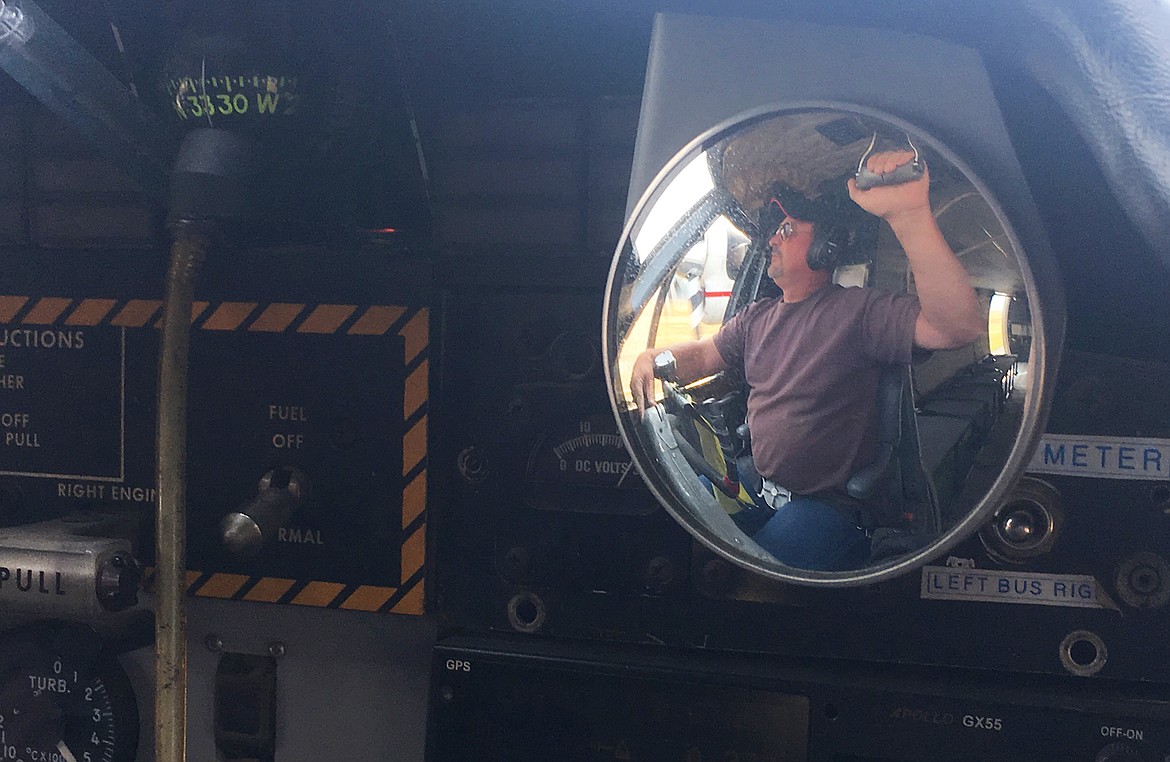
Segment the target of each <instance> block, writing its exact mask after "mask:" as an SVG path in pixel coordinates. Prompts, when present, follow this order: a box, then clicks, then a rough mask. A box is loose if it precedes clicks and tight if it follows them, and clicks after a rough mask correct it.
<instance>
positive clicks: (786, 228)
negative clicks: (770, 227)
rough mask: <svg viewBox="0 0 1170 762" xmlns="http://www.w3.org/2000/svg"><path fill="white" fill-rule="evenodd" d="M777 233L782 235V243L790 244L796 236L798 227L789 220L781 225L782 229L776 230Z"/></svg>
mask: <svg viewBox="0 0 1170 762" xmlns="http://www.w3.org/2000/svg"><path fill="white" fill-rule="evenodd" d="M776 232H777V233H778V234H779V235H780V240H781V241H784V242H788V241H790V240H792V237H793V236H794V235H796V227H795V226H794V225H793V224H792V223H791V222H789V221H788V220H784V222H781V223H780V227H778V228H776Z"/></svg>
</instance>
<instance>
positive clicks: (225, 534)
mask: <svg viewBox="0 0 1170 762" xmlns="http://www.w3.org/2000/svg"><path fill="white" fill-rule="evenodd" d="M259 487H260V489H259V492H257V493H256V497H254V498H252V499H251V500H250V501H248V502H247V503H246V504H244V505H243V506H242V507H241V508H240V509H239V510H238V511H235V512H233V513H229V514H228V515H226V516H224V517H223V520H222V521H220V523H219V533H220V539H221V540H222V541H223V546H224V548H226V549H227V551H228V553H230V554H231V555H233V556H235V557H236V558H239V559H248V558H253V557H255V556H256V555H257V554H258V553H259V552H260V550H261V549H262V548H263V547H264V545H265V544H266V543H268V542H271V540H272V538H274V537H275V536H276V530H277V529H279V528H280V527H281V526H283V525H284V524H285V522H287V521H288V519H289V517H290V516H291V515H292V513H293V511H295V510H296V509H297V508H299V507H300V506H302V505H304V503H305V501H306V497H307V496H308V491H309V482H308V479H307V478H306V477H305V474H304V472H303V471H301V470H300V469H299V468H295V467H292V466H285V467H282V468H278V469H274V470H272V471H269V472H268V473H266V474H265V475H264V476H263V477H262V478H261V479H260V485H259Z"/></svg>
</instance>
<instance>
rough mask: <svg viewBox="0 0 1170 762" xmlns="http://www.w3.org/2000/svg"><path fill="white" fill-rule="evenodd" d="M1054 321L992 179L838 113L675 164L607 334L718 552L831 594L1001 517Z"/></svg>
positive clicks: (649, 206) (636, 435) (655, 464)
mask: <svg viewBox="0 0 1170 762" xmlns="http://www.w3.org/2000/svg"><path fill="white" fill-rule="evenodd" d="M1043 328H1044V326H1043V310H1042V305H1041V304H1040V303H1039V302H1038V300H1037V298H1036V289H1035V284H1034V281H1033V276H1032V273H1031V271H1030V270H1029V268H1028V264H1027V261H1026V258H1025V257H1024V254H1023V252H1022V251H1021V250H1020V245H1019V243H1018V240H1017V238H1016V236H1015V234H1014V233H1013V231H1012V229H1011V227H1010V225H1009V223H1008V220H1007V218H1006V216H1005V215H1004V214H1003V212H1002V210H1001V209H1000V208H999V206H998V205H997V204H996V201H995V199H994V198H992V197H991V196H990V194H989V192H988V191H987V189H986V188H985V187H984V186H983V185H982V183H980V181H979V179H978V178H977V177H975V176H974V174H973V173H972V172H971V171H970V170H969V169H968V168H966V167H965V166H964V165H963V163H962V161H961V160H960V159H959V158H958V157H957V156H955V155H954V154H953V153H952V152H951V151H949V150H948V149H947V148H946V147H945V146H943V145H941V144H940V143H939V142H938V141H936V140H933V139H932V138H930V137H929V136H928V135H926V134H923V133H922V132H921V131H920V130H917V129H915V128H914V127H913V126H911V125H908V124H905V123H902V122H900V121H899V120H897V119H894V118H891V117H889V116H885V115H882V114H879V113H876V112H874V111H872V110H870V109H866V108H860V107H854V106H841V105H839V104H813V105H802V106H800V107H793V108H785V109H780V110H771V111H768V112H766V113H756V114H753V115H750V116H748V117H745V118H743V119H738V120H733V121H732V123H730V125H728V126H723V127H720V128H717V129H715V130H713V131H712V132H711V133H709V134H707V135H704V136H700V137H699V138H697V139H696V140H695V141H693V142H692V143H691V144H690V146H688V147H687V148H686V149H684V150H683V151H682V152H681V153H680V154H679V155H677V156H676V157H675V158H674V159H673V160H672V161H671V162H670V163H669V164H668V166H667V167H666V168H664V169H663V171H662V172H661V173H660V174H659V176H658V178H657V179H656V180H655V182H654V183H652V185H651V187H650V188H649V189H648V191H647V192H646V194H645V195H644V196H643V198H642V199H641V201H640V203H639V204H638V206H637V207H636V209H635V211H634V214H633V216H632V217H631V218H630V220H629V221H628V222H627V225H626V229H625V233H624V234H623V238H622V242H621V244H620V245H619V247H618V251H617V253H616V255H615V261H614V264H613V268H612V270H611V274H610V280H609V287H608V293H607V296H606V314H605V322H604V330H605V343H606V347H605V353H606V361H607V374H608V381H609V386H610V396H611V400H612V402H613V406H614V410H615V413H616V415H617V419H618V423H619V426H620V428H621V432H622V435H623V437H624V438H625V441H626V444H627V446H628V447H629V448H630V450H631V452H632V453H633V456H634V459H635V462H636V463H637V465H638V468H639V469H640V470H641V472H642V474H643V476H644V477H645V479H646V481H647V483H648V484H649V485H650V487H651V489H652V490H653V491H654V492H655V494H656V495H657V496H658V498H659V499H660V500H661V502H662V503H663V505H665V506H666V508H667V509H668V510H669V511H670V512H671V513H672V514H673V515H674V516H675V518H676V519H678V521H679V522H680V523H681V524H682V525H683V526H685V527H686V528H687V529H688V530H689V531H690V532H691V533H692V534H693V535H694V536H695V537H696V538H698V539H699V540H700V541H701V542H703V543H704V544H705V545H707V546H708V547H710V548H711V549H712V550H714V551H715V552H716V553H718V554H720V555H722V556H724V557H726V558H728V559H730V560H732V561H734V562H736V563H738V564H740V565H742V566H745V567H747V568H749V569H752V570H755V571H757V572H760V573H762V574H765V575H767V576H770V577H773V578H777V579H781V580H786V581H791V582H797V583H803V584H810V585H824V586H835V585H854V584H864V583H870V582H874V581H877V580H879V579H883V578H886V577H889V576H893V575H895V574H898V573H900V572H904V571H908V570H910V569H912V568H914V567H916V566H920V565H921V564H922V563H924V562H925V561H926V560H928V559H929V558H932V557H935V556H937V555H939V554H940V553H942V552H944V551H945V550H946V549H948V548H950V547H952V546H953V545H955V544H956V543H958V542H959V541H960V540H962V539H963V538H964V537H967V536H969V535H971V534H972V533H973V532H975V531H976V530H977V529H978V528H979V526H980V525H981V524H983V523H985V522H986V520H987V519H988V518H989V517H990V514H991V513H992V512H993V511H994V510H995V507H996V505H997V503H998V501H999V500H1000V499H1001V498H1002V497H1003V495H1004V493H1005V492H1006V491H1007V489H1008V488H1009V487H1010V486H1011V483H1012V481H1013V479H1014V477H1015V476H1017V475H1018V473H1019V472H1020V470H1021V469H1022V467H1023V464H1024V463H1025V462H1026V459H1027V458H1026V455H1027V453H1026V452H1025V450H1026V449H1027V442H1029V441H1030V438H1031V437H1032V434H1033V433H1034V432H1035V431H1036V429H1037V426H1038V419H1039V412H1038V411H1039V410H1040V409H1041V406H1040V404H1039V399H1038V396H1039V390H1040V389H1041V388H1042V387H1041V385H1040V384H1039V383H1038V381H1039V379H1040V378H1041V377H1042V376H1043V372H1044V369H1043V362H1044V351H1043V334H1044V331H1043ZM1033 339H1035V342H1034V341H1033Z"/></svg>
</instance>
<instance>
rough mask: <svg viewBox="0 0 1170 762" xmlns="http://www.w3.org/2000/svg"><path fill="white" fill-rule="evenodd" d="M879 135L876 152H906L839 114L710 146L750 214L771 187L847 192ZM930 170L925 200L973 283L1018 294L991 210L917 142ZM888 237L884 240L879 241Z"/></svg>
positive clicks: (725, 181) (781, 123)
mask: <svg viewBox="0 0 1170 762" xmlns="http://www.w3.org/2000/svg"><path fill="white" fill-rule="evenodd" d="M875 132H876V133H877V149H878V150H881V149H887V150H888V149H892V148H902V147H905V146H906V143H905V137H904V136H903V134H902V133H901V132H899V131H898V130H896V129H893V128H891V127H889V126H888V125H885V124H883V123H881V122H878V121H876V120H873V119H869V118H865V117H860V116H857V115H853V114H847V113H843V112H836V111H816V112H808V113H802V114H786V115H784V116H780V117H774V118H771V119H767V120H763V121H760V122H757V123H756V124H754V125H753V126H751V127H749V128H747V129H746V130H740V131H737V134H735V135H733V136H732V137H730V138H729V139H726V140H724V141H722V142H720V143H719V144H717V145H716V146H714V147H713V148H712V149H711V150H710V152H709V154H710V157H711V170H712V173H713V175H714V176H715V180H716V183H718V184H719V185H721V186H722V187H724V188H725V189H726V190H727V191H728V192H729V193H730V194H731V195H732V196H733V197H734V198H735V199H736V200H737V201H738V202H739V204H740V206H741V207H742V208H744V209H746V210H749V211H750V212H752V213H754V212H755V211H756V210H758V209H759V208H760V206H762V205H763V202H764V200H765V196H766V192H767V189H768V188H769V187H770V186H771V185H772V184H773V183H776V182H783V183H787V184H788V185H790V186H792V187H794V188H796V189H798V190H800V191H802V192H803V193H805V194H807V195H809V196H812V197H815V196H818V195H820V194H822V193H825V192H827V191H837V192H841V193H844V192H845V181H846V179H847V178H848V177H850V176H851V175H852V174H853V172H854V171H855V170H856V169H857V163H858V161H859V160H860V158H861V156H862V154H863V153H864V152H865V150H866V148H867V147H868V146H869V143H870V140H871V138H873V136H874V134H875ZM915 145H916V146H917V147H918V148H919V150H920V152H921V153H922V155H923V156H924V157H925V158H926V161H927V165H928V166H929V167H930V175H931V182H930V186H931V188H930V197H931V204H932V206H933V208H934V212H935V216H936V217H937V218H938V221H939V226H940V227H941V228H942V230H943V233H944V234H945V235H946V237H947V240H948V241H949V242H950V244H951V248H952V249H954V251H955V253H956V254H957V255H958V256H959V259H960V260H961V261H962V262H963V265H964V266H965V267H966V268H967V272H968V273H970V274H971V279H972V281H973V283H974V285H975V286H976V287H978V288H985V289H990V290H994V291H1001V292H1004V293H1010V294H1016V295H1018V296H1022V295H1023V292H1024V286H1023V279H1022V277H1021V275H1020V272H1019V268H1018V266H1017V264H1016V262H1015V258H1014V257H1013V256H1011V254H1012V247H1011V244H1010V243H1009V242H1008V240H1007V238H1006V236H1005V235H1004V233H1003V230H1002V228H1001V226H1000V223H999V221H998V220H997V219H996V217H995V214H994V213H993V212H992V211H991V207H990V206H988V204H987V203H986V202H984V201H983V199H982V198H981V197H980V195H979V193H978V192H977V191H976V190H975V189H974V187H973V186H972V185H971V183H970V182H969V181H968V180H967V179H966V178H965V177H964V176H963V174H962V173H961V172H960V171H959V170H958V169H957V168H956V167H954V166H953V165H951V164H950V162H947V161H945V160H944V159H942V158H941V157H939V156H938V155H937V154H935V153H934V152H933V151H930V150H929V149H927V148H925V147H924V146H923V145H921V144H920V142H919V141H917V140H916V141H915ZM891 238H892V237H887V236H883V237H882V240H883V241H889V240H891Z"/></svg>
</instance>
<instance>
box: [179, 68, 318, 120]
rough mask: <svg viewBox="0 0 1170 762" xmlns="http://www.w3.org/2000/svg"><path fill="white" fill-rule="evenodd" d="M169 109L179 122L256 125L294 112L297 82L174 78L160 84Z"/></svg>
mask: <svg viewBox="0 0 1170 762" xmlns="http://www.w3.org/2000/svg"><path fill="white" fill-rule="evenodd" d="M163 88H164V89H165V90H166V93H167V96H168V99H169V100H170V104H171V107H172V108H174V110H175V114H176V115H177V116H178V117H179V118H180V119H183V120H195V121H203V122H204V123H205V124H211V125H215V124H219V123H223V122H224V120H225V119H226V120H227V121H228V122H229V123H230V122H236V121H250V122H251V121H256V120H263V119H270V118H274V117H286V116H292V115H293V114H295V113H296V111H297V106H298V98H299V92H298V88H297V78H296V77H291V76H285V75H276V74H222V75H220V74H217V75H214V76H207V75H204V74H200V73H197V74H194V75H191V76H175V77H172V78H170V79H168V80H166V82H164V83H163Z"/></svg>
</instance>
